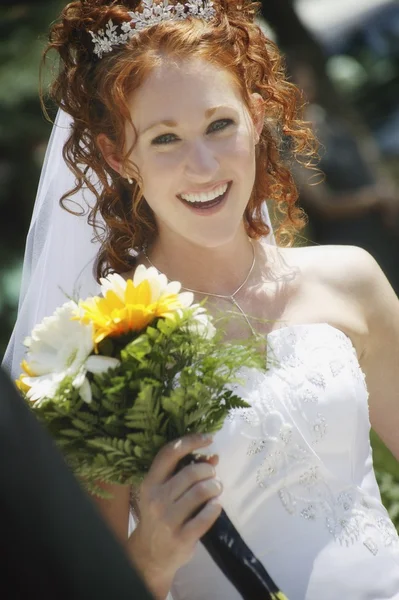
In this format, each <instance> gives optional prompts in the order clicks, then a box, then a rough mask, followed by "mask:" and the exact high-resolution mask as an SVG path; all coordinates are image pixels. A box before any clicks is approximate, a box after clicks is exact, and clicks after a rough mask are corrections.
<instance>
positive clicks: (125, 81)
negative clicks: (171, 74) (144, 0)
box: [41, 0, 317, 280]
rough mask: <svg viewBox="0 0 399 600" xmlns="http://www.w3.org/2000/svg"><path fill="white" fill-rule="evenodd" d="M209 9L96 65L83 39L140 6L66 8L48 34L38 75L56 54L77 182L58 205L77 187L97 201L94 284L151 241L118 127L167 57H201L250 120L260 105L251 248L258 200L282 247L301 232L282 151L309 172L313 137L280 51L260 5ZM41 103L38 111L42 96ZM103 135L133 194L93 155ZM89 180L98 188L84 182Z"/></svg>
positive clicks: (227, 3) (84, 2)
mask: <svg viewBox="0 0 399 600" xmlns="http://www.w3.org/2000/svg"><path fill="white" fill-rule="evenodd" d="M172 2H175V0H172ZM214 8H215V9H216V15H215V17H214V18H213V19H212V20H211V21H209V22H206V21H204V20H201V19H198V18H188V19H186V20H180V21H166V22H163V23H159V24H157V25H154V26H152V27H149V28H147V29H144V30H142V31H140V32H138V33H137V34H136V35H134V36H133V37H132V39H130V40H129V41H128V42H127V43H126V44H124V45H120V46H117V47H115V48H113V50H112V52H110V53H109V54H106V55H105V56H104V57H103V58H101V59H99V58H98V57H97V56H96V55H95V54H94V52H93V43H92V38H91V36H90V34H89V31H94V32H97V31H98V30H99V29H101V28H104V26H105V25H106V23H108V21H109V20H110V19H112V21H113V23H114V24H121V23H123V22H124V21H127V20H130V17H129V16H128V11H132V10H138V9H140V2H138V1H137V0H125V1H116V0H114V1H112V0H111V1H108V2H106V1H102V0H81V1H76V2H71V3H70V4H68V5H67V6H66V7H65V8H64V9H63V11H62V13H61V15H60V18H59V20H58V21H57V22H55V23H54V24H53V25H52V27H51V29H50V34H49V44H48V46H47V48H46V49H45V51H44V56H43V64H42V66H43V65H44V64H45V60H46V57H47V55H48V53H49V52H50V51H52V50H55V51H56V52H57V53H58V57H59V71H58V74H57V75H56V77H55V79H54V81H53V83H52V84H51V86H50V90H49V97H50V99H51V100H52V101H54V102H55V104H56V105H57V106H58V107H60V108H62V109H63V110H64V111H65V112H66V113H68V114H69V115H70V116H71V117H72V119H73V127H72V132H71V135H70V137H69V139H68V140H67V142H66V144H65V146H64V151H63V152H64V159H65V160H66V162H67V164H68V165H69V167H70V169H71V170H72V171H73V173H74V175H75V176H76V186H75V188H74V189H73V190H71V191H69V192H68V193H66V194H64V196H63V197H62V198H61V200H60V202H61V205H62V206H63V207H64V208H65V209H66V210H69V209H68V208H66V206H65V204H64V201H65V199H66V198H67V197H69V196H71V195H73V194H74V193H77V192H78V191H79V190H81V189H82V188H83V187H88V188H89V189H90V190H91V191H92V192H93V194H94V195H95V198H96V204H95V206H94V207H93V208H91V209H90V210H89V215H88V217H87V218H88V221H89V223H90V224H91V225H93V227H94V232H95V236H96V237H98V238H99V239H100V241H101V249H100V251H99V254H98V257H97V261H96V265H95V271H96V277H97V280H99V278H100V277H103V276H105V275H106V274H107V273H109V272H112V271H116V272H120V273H123V272H127V271H130V270H131V269H132V267H134V264H135V253H137V252H139V251H140V250H141V249H142V247H143V246H144V245H145V244H149V243H151V241H152V240H153V238H154V236H155V235H156V231H157V229H156V222H155V219H154V215H153V212H152V210H151V209H150V207H149V206H148V204H147V202H146V201H145V199H144V198H143V195H142V193H141V187H142V186H141V182H140V174H139V172H138V169H137V168H136V167H135V165H134V164H133V163H132V161H130V160H129V158H128V157H129V154H130V152H131V150H132V148H128V149H127V150H126V149H125V125H126V122H127V121H128V122H129V123H130V124H131V126H132V127H133V129H134V125H133V123H132V118H131V115H130V112H129V108H128V104H127V99H128V97H129V96H130V95H131V94H132V93H133V92H134V91H135V90H137V89H138V88H139V87H140V85H141V84H142V82H143V81H144V80H145V79H146V77H147V76H148V75H149V74H150V73H151V71H152V70H153V69H154V68H155V67H156V66H157V65H159V64H160V63H161V61H162V60H165V58H166V59H170V58H172V59H181V58H186V57H187V56H189V57H193V58H202V59H205V60H207V61H210V62H211V63H212V64H214V65H216V66H219V67H221V68H223V69H226V70H227V71H228V72H229V74H230V76H231V78H232V81H233V82H234V83H235V84H236V85H237V86H238V89H239V90H240V91H241V93H242V98H243V101H244V103H245V104H246V106H247V107H248V109H249V111H250V112H252V111H253V107H252V106H251V101H250V95H251V94H252V93H258V94H260V95H261V96H262V98H263V100H264V103H265V109H266V115H267V116H266V118H265V124H264V127H263V131H262V133H261V136H260V140H259V143H258V145H257V148H256V176H255V184H254V188H253V191H252V195H251V197H250V199H249V202H248V205H247V208H246V211H245V214H244V223H245V227H246V231H247V234H248V236H249V237H251V238H253V239H258V238H260V237H261V236H264V235H266V234H267V233H268V232H269V228H268V226H267V225H266V224H265V223H264V222H263V220H262V213H261V206H262V203H263V201H264V200H265V199H267V200H268V201H270V202H269V204H271V205H272V207H273V204H274V207H273V210H274V212H275V213H276V214H277V213H279V214H280V218H279V220H280V221H281V222H280V224H279V227H278V229H277V232H276V234H277V239H278V241H279V243H280V244H282V245H290V244H291V243H292V240H293V237H294V234H295V232H296V231H297V230H299V229H301V228H302V227H303V225H304V224H305V216H304V214H303V212H302V210H301V209H300V208H299V207H298V206H297V205H296V201H297V198H298V192H297V188H296V185H295V182H294V179H293V176H292V174H291V171H290V168H289V164H288V161H287V150H288V151H289V154H290V156H291V157H292V158H294V159H296V160H298V161H300V162H304V163H305V164H306V165H307V166H311V164H312V159H313V158H314V157H315V155H316V148H317V145H316V140H315V137H314V134H313V132H312V130H311V128H310V126H309V124H308V123H307V122H305V121H304V120H303V118H302V108H303V106H302V104H303V103H302V101H301V98H302V96H301V93H300V92H299V90H298V89H297V88H296V86H294V85H293V84H292V83H290V82H289V81H287V77H286V74H285V70H284V63H283V59H282V57H281V55H280V52H279V50H278V48H277V47H276V45H275V44H274V43H273V42H272V41H270V40H269V39H268V38H267V37H266V36H265V35H264V33H263V32H262V30H261V29H260V27H259V26H258V25H257V24H256V22H255V16H256V11H257V9H258V4H257V3H253V2H252V1H251V0H243V1H242V3H241V4H238V5H237V3H236V2H235V0H215V2H214ZM41 97H42V104H43V107H44V100H43V94H42V95H41ZM101 133H102V134H105V135H106V136H107V137H108V138H109V139H110V140H111V141H112V142H113V144H114V145H115V149H116V153H117V154H116V155H117V156H118V159H119V160H121V161H122V165H123V172H124V173H128V174H129V176H130V177H131V178H132V179H133V184H132V185H128V184H127V182H126V181H125V179H123V178H122V177H121V176H120V175H119V174H117V173H116V172H115V171H114V170H113V169H111V167H110V166H109V165H108V164H107V162H106V161H105V159H104V157H103V155H102V153H101V152H100V151H99V148H98V145H97V142H96V140H97V137H98V135H99V134H101ZM123 149H125V151H123ZM90 171H92V172H93V173H94V174H95V175H96V177H98V180H99V183H100V184H101V188H98V187H97V186H95V185H93V183H92V182H91V181H90V178H89V177H88V172H90ZM69 212H72V211H71V210H69ZM86 213H87V211H86ZM79 214H81V211H80V212H79ZM98 214H100V215H101V217H102V218H103V220H104V223H105V229H103V230H102V231H100V229H99V227H98V226H96V217H97V216H98Z"/></svg>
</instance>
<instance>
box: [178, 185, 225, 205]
mask: <svg viewBox="0 0 399 600" xmlns="http://www.w3.org/2000/svg"><path fill="white" fill-rule="evenodd" d="M231 184H232V182H231V181H230V182H229V183H228V185H227V189H226V191H225V192H224V193H223V194H221V195H220V196H218V197H217V198H213V199H212V200H208V201H205V202H204V201H202V202H192V201H191V202H190V201H188V200H184V198H182V197H181V196H178V198H179V200H180V201H181V202H182V203H183V204H185V206H188V207H189V208H194V209H196V210H200V211H207V210H210V209H211V208H215V207H217V206H219V205H220V204H222V202H223V201H224V200H225V198H226V196H227V194H228V193H229V190H230V188H231Z"/></svg>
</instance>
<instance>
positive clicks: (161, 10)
mask: <svg viewBox="0 0 399 600" xmlns="http://www.w3.org/2000/svg"><path fill="white" fill-rule="evenodd" d="M142 6H143V10H142V12H138V11H135V12H129V13H128V15H129V17H131V19H130V21H124V22H123V23H122V24H121V25H114V23H113V22H112V19H110V20H109V21H108V23H107V24H106V26H105V31H104V29H99V30H98V31H97V33H94V32H93V31H89V33H90V35H91V37H92V40H93V44H94V54H97V55H98V57H99V58H102V56H103V54H108V52H112V50H113V48H114V46H120V45H121V44H126V42H128V41H129V40H130V39H131V38H132V37H134V36H135V35H136V34H137V32H138V31H142V30H143V29H146V28H147V27H152V25H157V24H158V23H162V22H163V21H183V20H184V19H188V17H196V18H197V19H204V20H205V21H209V20H210V19H212V17H213V16H214V15H215V14H216V11H215V9H214V8H213V2H212V0H190V2H186V3H184V4H181V3H180V2H178V3H177V4H169V3H168V0H163V1H162V2H159V3H156V2H155V1H154V0H143V1H142ZM118 28H119V29H121V30H122V32H123V33H116V32H117V30H118Z"/></svg>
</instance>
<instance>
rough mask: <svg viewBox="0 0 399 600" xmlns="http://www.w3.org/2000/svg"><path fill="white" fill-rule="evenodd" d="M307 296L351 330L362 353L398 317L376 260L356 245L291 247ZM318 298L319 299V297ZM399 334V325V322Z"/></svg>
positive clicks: (326, 316) (287, 253)
mask: <svg viewBox="0 0 399 600" xmlns="http://www.w3.org/2000/svg"><path fill="white" fill-rule="evenodd" d="M283 256H284V257H285V260H286V261H287V262H289V263H290V264H292V265H295V267H296V269H297V270H298V272H299V273H300V279H301V282H302V283H301V286H302V295H303V297H305V298H306V299H307V301H308V302H309V303H311V304H312V309H313V310H314V311H316V313H317V314H319V313H320V314H319V316H318V317H317V320H325V321H327V322H329V323H331V324H333V325H336V326H337V327H339V328H341V329H343V331H344V332H345V333H347V334H348V335H349V336H350V337H351V338H352V341H354V342H355V345H356V347H357V349H358V351H359V352H358V353H359V355H360V354H363V353H364V352H366V351H367V347H369V346H370V345H372V344H375V343H377V340H378V339H381V336H383V335H384V333H383V332H384V330H385V329H386V328H387V327H388V328H389V327H390V325H389V323H390V324H391V325H392V324H393V323H394V322H397V320H398V319H399V302H398V299H397V296H396V294H395V293H394V291H393V289H392V287H391V285H390V283H389V282H388V280H387V278H386V276H385V274H384V273H383V271H382V269H381V268H380V266H379V265H378V263H377V262H376V260H375V259H374V258H373V257H372V256H371V254H369V253H368V252H367V251H366V250H363V249H362V248H359V247H357V246H310V247H303V248H287V249H285V250H284V251H283ZM315 298H316V301H315V300H314V299H315ZM397 327H398V330H397V334H399V323H398V325H397Z"/></svg>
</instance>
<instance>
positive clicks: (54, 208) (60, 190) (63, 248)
mask: <svg viewBox="0 0 399 600" xmlns="http://www.w3.org/2000/svg"><path fill="white" fill-rule="evenodd" d="M70 127H71V117H70V116H69V115H67V114H66V113H65V112H63V111H61V110H60V111H59V112H58V114H57V117H56V120H55V123H54V126H53V130H52V133H51V137H50V140H49V144H48V146H47V151H46V156H45V159H44V165H43V169H42V173H41V177H40V182H39V187H38V191H37V196H36V201H35V206H34V209H33V215H32V220H31V224H30V227H29V231H28V236H27V241H26V247H25V256H24V265H23V273H22V282H21V291H20V297H19V305H18V316H17V320H16V323H15V326H14V330H13V333H12V336H11V339H10V342H9V344H8V347H7V350H6V353H5V355H4V359H3V366H4V367H5V368H6V369H7V370H8V371H9V372H10V373H11V376H12V377H13V378H17V377H18V376H19V375H20V364H21V361H22V360H23V357H24V354H25V347H24V346H23V341H24V339H25V338H26V336H28V335H29V334H30V333H31V331H32V329H33V327H34V326H35V325H37V324H38V323H39V322H40V321H41V320H42V319H43V317H45V316H49V315H51V314H52V313H53V312H54V310H55V309H56V308H57V307H58V306H60V305H61V304H63V303H64V302H65V301H66V300H67V297H71V296H72V297H82V296H83V297H85V296H88V295H91V294H97V293H99V285H98V283H97V282H96V280H95V278H94V276H93V264H94V260H95V257H96V255H97V252H98V250H99V242H95V241H93V240H92V237H93V229H92V227H91V226H90V225H89V224H88V223H87V216H81V217H77V216H76V215H72V214H70V213H68V212H67V211H66V210H64V209H63V208H62V207H61V206H60V204H59V200H60V198H61V197H62V195H63V194H64V193H65V192H67V191H69V190H71V189H72V188H73V187H74V185H75V176H74V175H73V173H72V172H71V170H70V169H69V167H68V165H67V164H66V163H65V161H64V158H63V154H62V150H63V147H64V144H65V142H66V140H67V138H68V137H69V133H70ZM94 202H95V197H94V195H93V194H92V192H90V191H89V190H88V189H85V190H84V191H83V192H82V191H80V192H79V193H77V194H74V195H73V196H72V198H71V204H70V208H71V209H72V210H74V211H80V207H82V208H86V207H90V206H93V203H94ZM262 210H263V216H264V221H265V223H267V224H268V225H269V227H270V230H271V233H270V235H269V236H268V238H267V241H268V242H269V243H271V244H275V240H274V235H273V230H272V225H271V222H270V217H269V212H268V209H267V206H266V202H265V203H264V205H263V209H262Z"/></svg>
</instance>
